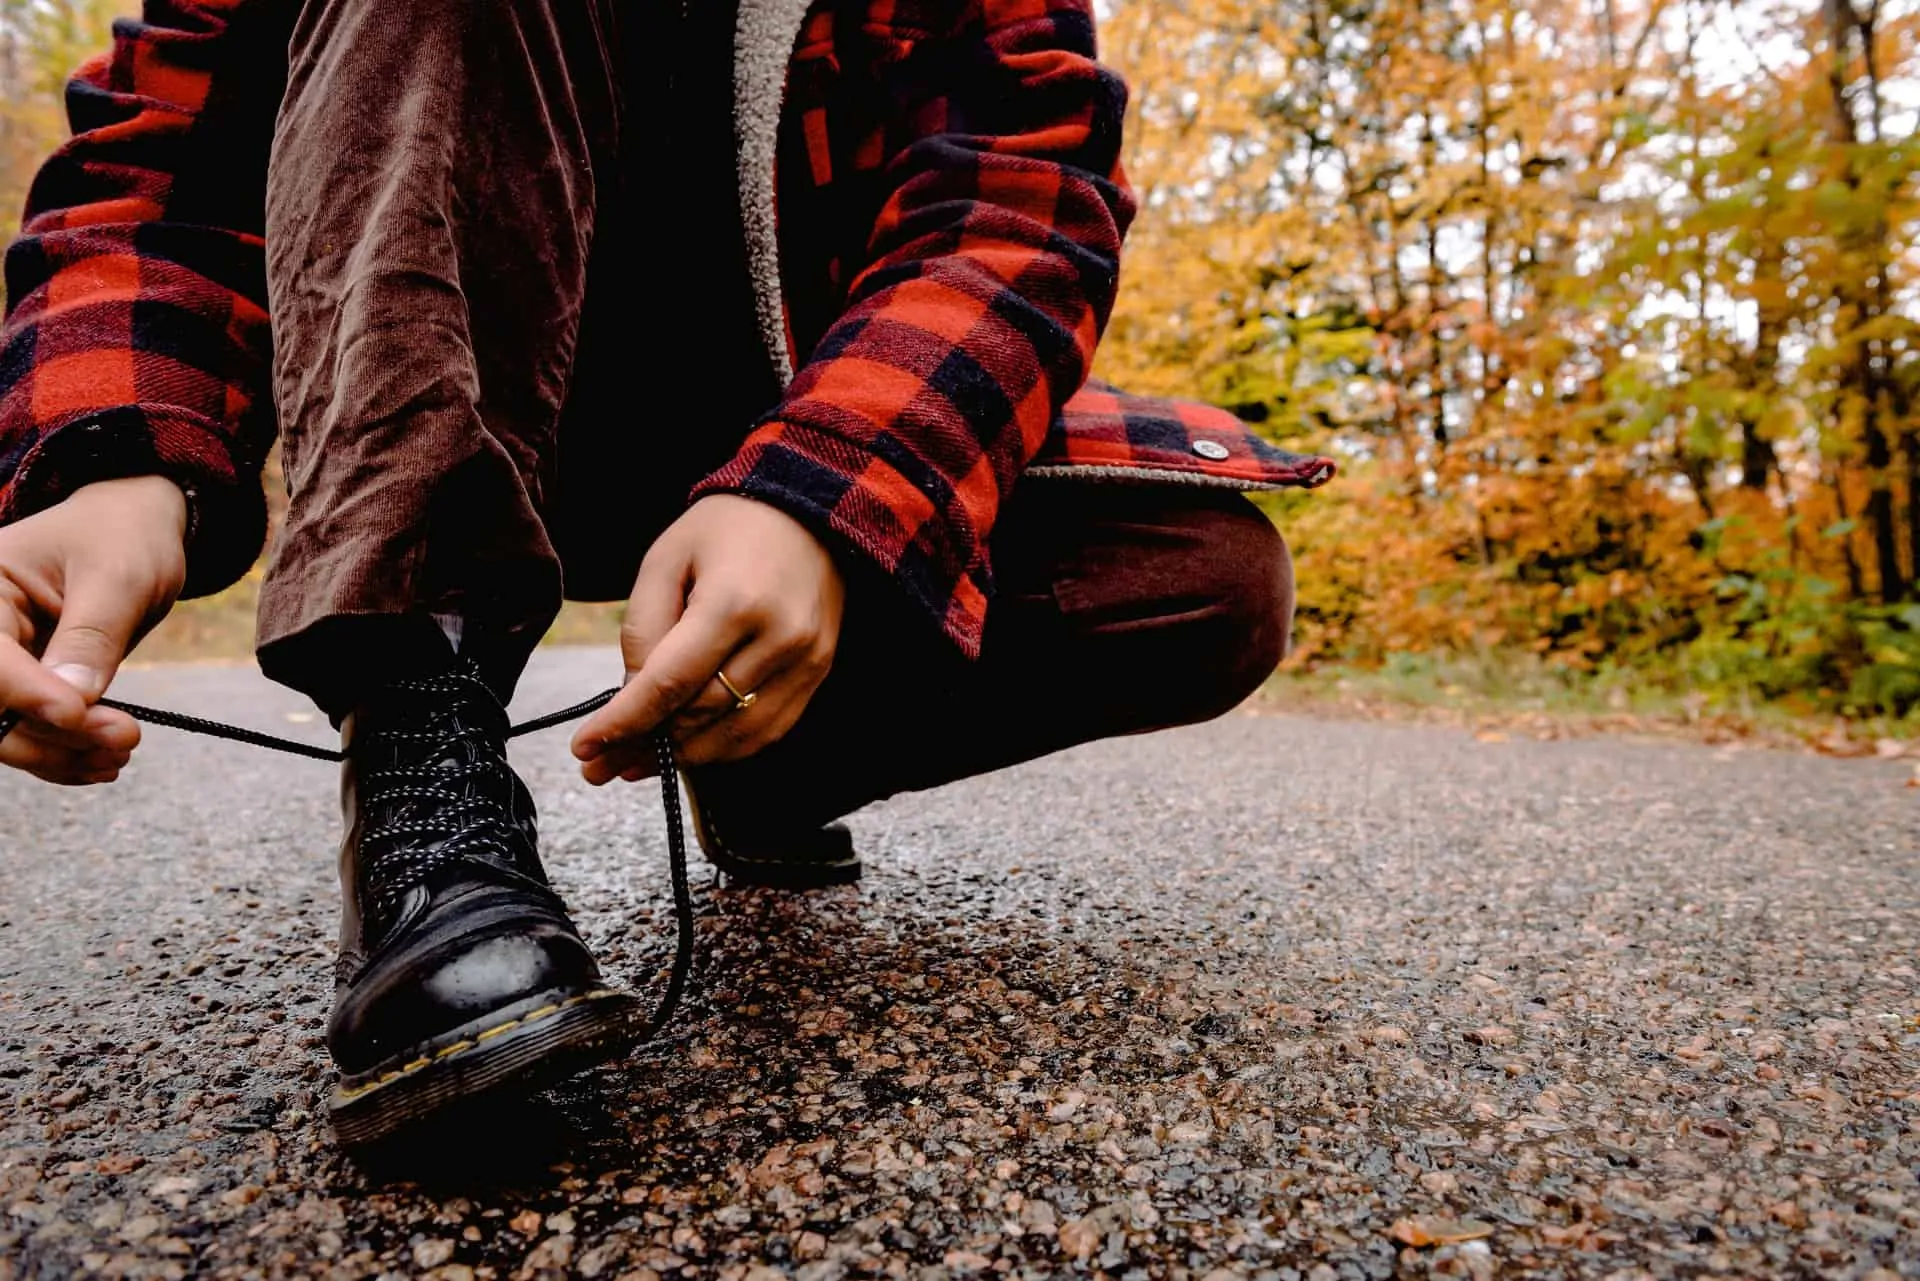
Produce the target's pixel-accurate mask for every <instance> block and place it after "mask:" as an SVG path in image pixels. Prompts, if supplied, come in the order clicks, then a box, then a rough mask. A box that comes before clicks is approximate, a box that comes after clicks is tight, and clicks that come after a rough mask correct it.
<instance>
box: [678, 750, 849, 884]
mask: <svg viewBox="0 0 1920 1281" xmlns="http://www.w3.org/2000/svg"><path fill="white" fill-rule="evenodd" d="M681 781H682V782H683V783H684V784H685V786H686V789H687V800H688V801H689V802H691V804H689V805H688V806H687V809H688V817H689V818H691V819H692V820H693V836H694V839H695V840H696V841H698V842H699V844H700V852H701V853H702V854H703V855H705V856H706V859H707V862H708V863H710V864H712V865H713V867H714V868H715V869H716V870H717V871H719V872H720V874H721V875H723V876H725V877H726V878H727V884H729V885H733V886H749V887H760V888H763V889H770V890H819V889H825V888H826V887H827V886H829V885H852V884H854V883H856V882H857V881H859V879H860V874H861V872H862V871H863V870H864V867H863V865H862V864H861V862H860V855H859V854H858V853H854V854H850V855H848V856H847V857H846V858H841V859H827V860H820V859H813V860H808V859H798V858H794V859H788V858H742V857H741V856H740V855H738V854H735V853H734V852H733V851H732V850H730V849H728V848H727V846H726V843H725V842H724V841H722V840H720V839H719V836H718V834H717V833H715V832H713V831H712V830H710V828H709V826H708V820H707V812H706V811H705V810H704V809H702V808H701V807H700V801H699V798H698V797H696V796H694V794H693V784H692V782H691V781H689V780H688V779H687V777H686V775H684V774H682V775H681Z"/></svg>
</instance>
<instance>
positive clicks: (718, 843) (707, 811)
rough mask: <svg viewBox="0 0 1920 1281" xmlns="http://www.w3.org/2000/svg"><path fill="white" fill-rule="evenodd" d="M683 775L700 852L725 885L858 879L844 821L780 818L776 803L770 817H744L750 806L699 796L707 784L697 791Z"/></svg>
mask: <svg viewBox="0 0 1920 1281" xmlns="http://www.w3.org/2000/svg"><path fill="white" fill-rule="evenodd" d="M682 777H683V781H684V782H685V783H686V786H687V800H688V801H689V802H691V809H692V812H693V834H694V836H695V838H696V839H698V840H699V842H700V852H701V853H702V854H705V855H706V856H707V862H709V863H711V864H713V866H714V867H715V868H717V869H719V871H720V873H721V874H722V875H724V876H725V877H726V878H727V883H728V884H730V885H762V886H767V887H769V888H772V889H782V890H812V889H822V888H825V887H826V886H829V885H851V884H853V883H854V882H855V881H858V880H859V879H860V872H861V865H860V855H859V852H858V851H856V850H855V849H854V848H853V833H852V832H851V831H849V830H848V829H847V825H846V824H845V823H837V822H836V823H827V824H824V825H821V826H811V825H802V824H801V823H798V822H783V821H782V818H781V809H780V807H779V806H777V805H776V806H773V807H771V808H772V811H773V813H772V817H771V818H766V817H763V818H759V819H753V818H749V817H748V814H749V813H750V807H749V806H746V805H742V804H735V803H728V804H721V805H710V804H709V803H708V802H707V801H705V800H703V799H702V797H703V796H704V795H705V794H706V792H707V791H708V790H709V789H708V788H706V787H705V786H702V787H701V790H699V791H696V790H695V786H696V783H695V780H694V779H693V778H692V777H691V776H687V775H683V776H682ZM713 790H717V789H713Z"/></svg>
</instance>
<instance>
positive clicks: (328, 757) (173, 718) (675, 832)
mask: <svg viewBox="0 0 1920 1281" xmlns="http://www.w3.org/2000/svg"><path fill="white" fill-rule="evenodd" d="M619 692H620V691H619V689H618V688H617V687H616V688H614V689H609V690H603V691H601V692H600V693H598V694H595V695H594V696H593V697H592V698H589V699H587V700H586V701H585V702H582V703H575V704H574V705H573V706H571V707H563V708H561V709H560V710H559V711H557V712H548V713H547V714H546V715H544V716H536V717H534V718H533V719H532V720H530V721H523V722H521V723H520V724H518V725H515V726H513V727H511V728H510V729H508V730H507V733H506V737H508V738H519V737H520V736H521V735H522V734H532V733H535V732H537V731H539V730H543V729H551V728H553V727H554V726H555V725H564V724H565V723H566V722H568V721H571V720H578V719H579V718H580V717H582V716H585V715H586V714H587V713H589V712H593V711H597V710H599V709H600V708H602V707H605V706H606V705H607V703H609V702H610V701H612V699H613V696H614V695H615V694H617V693H619ZM100 705H101V706H102V707H112V708H115V709H117V710H119V711H122V712H125V713H126V714H127V715H129V716H131V717H133V718H134V719H135V720H137V721H144V722H146V723H147V724H149V725H158V726H161V727H162V728H165V729H177V730H184V731H185V732H187V733H189V734H202V735H205V736H206V737H208V738H224V739H227V740H229V741H231V742H235V743H246V744H248V745H249V746H252V747H263V748H266V749H267V750H269V751H274V752H285V753H286V754H287V755H289V756H305V757H308V758H310V759H312V760H317V761H342V760H345V759H346V753H344V752H341V751H338V750H336V749H333V748H327V747H316V746H314V745H313V744H311V743H299V742H295V741H294V740H293V739H290V738H276V737H275V736H274V735H272V734H262V733H260V732H259V731H257V730H250V729H243V728H242V727H240V726H238V725H225V724H222V723H221V722H219V721H210V720H205V719H203V718H201V717H198V716H186V715H182V714H181V713H179V712H169V711H165V710H163V709H161V708H157V707H142V706H140V705H139V704H137V703H123V702H120V701H119V700H117V699H112V698H103V699H101V700H100ZM20 720H21V715H20V713H18V712H0V740H4V739H5V738H6V737H7V735H8V734H9V733H11V732H12V731H13V727H14V726H16V725H18V724H19V723H20ZM653 750H654V757H655V760H656V762H657V764H658V766H659V770H660V806H661V808H662V809H663V810H664V811H665V813H666V818H667V866H668V872H669V875H670V876H671V878H672V881H673V916H674V925H675V940H674V949H673V967H672V969H670V970H669V971H668V972H667V990H666V991H665V992H664V993H662V994H661V997H660V1004H659V1005H658V1006H657V1007H656V1008H655V1010H654V1014H653V1018H652V1019H650V1020H649V1021H648V1023H647V1026H646V1028H645V1029H644V1030H643V1031H642V1032H641V1033H640V1039H641V1040H643V1041H644V1040H651V1039H652V1038H653V1037H655V1036H657V1035H658V1034H659V1032H660V1029H661V1028H663V1027H665V1026H666V1025H667V1021H668V1020H669V1019H671V1018H672V1017H673V1012H674V1010H675V1009H676V1008H677V1007H678V1006H679V1004H680V997H681V996H682V994H683V993H684V992H685V991H686V986H687V976H688V974H689V972H690V971H691V970H692V969H693V892H692V890H691V889H690V888H689V887H688V884H687V837H686V827H685V824H684V822H683V821H682V819H681V814H680V785H679V762H678V761H677V760H676V759H675V758H674V753H673V743H672V742H671V741H670V740H669V739H668V738H667V736H666V735H665V734H664V733H658V732H656V733H655V734H654V735H653Z"/></svg>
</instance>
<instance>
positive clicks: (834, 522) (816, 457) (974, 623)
mask: <svg viewBox="0 0 1920 1281" xmlns="http://www.w3.org/2000/svg"><path fill="white" fill-rule="evenodd" d="M709 494H740V495H742V496H744V497H747V498H753V499H757V500H759V501H760V502H763V503H767V504H769V505H770V506H774V507H778V508H779V509H780V510H782V511H784V512H786V513H787V514H788V515H789V516H792V517H793V518H794V519H795V520H798V521H799V522H800V523H801V524H803V525H805V526H806V527H807V528H808V529H809V530H811V531H812V532H813V533H814V535H815V536H816V537H818V538H819V539H820V540H821V541H822V542H823V543H825V544H826V545H827V546H828V548H829V549H831V550H834V551H836V552H839V551H843V550H844V551H849V552H852V553H853V554H855V555H857V556H858V557H859V558H860V559H862V560H864V561H866V562H868V563H870V564H871V565H872V566H874V567H875V568H877V569H878V570H879V571H880V572H881V573H882V574H884V575H885V576H886V577H887V578H888V579H889V580H890V581H891V582H892V584H893V585H894V587H895V588H896V589H897V590H898V591H899V592H900V594H901V596H902V597H903V599H904V600H905V601H906V602H907V604H908V605H909V606H910V607H911V608H912V610H913V611H914V612H915V613H917V614H920V615H921V616H923V617H925V618H927V619H928V621H929V622H930V623H932V624H933V625H934V626H936V627H937V628H938V629H939V630H940V632H941V633H942V634H943V635H945V636H946V638H947V639H948V640H949V641H951V642H952V643H953V645H954V646H955V647H956V648H957V649H959V651H960V652H961V653H962V654H963V655H965V656H966V657H967V658H978V657H979V655H980V638H981V633H982V631H983V630H984V628H985V625H986V609H987V598H988V596H989V595H990V593H991V591H992V582H991V576H990V573H989V570H988V566H987V561H986V554H985V548H984V546H982V545H981V542H980V540H977V539H974V538H972V537H971V536H970V535H969V534H967V533H966V532H964V531H962V530H957V529H956V528H955V523H954V521H953V520H952V519H951V517H950V516H949V515H948V514H947V513H943V512H942V511H941V510H940V509H939V508H938V506H936V504H935V503H934V502H933V500H932V499H931V498H930V497H929V496H928V495H927V494H926V493H925V492H924V491H923V490H921V489H920V488H919V487H917V486H915V485H914V484H913V483H912V481H910V480H909V479H908V478H907V476H906V475H904V474H903V473H902V472H901V471H900V470H899V469H898V468H896V467H894V466H893V465H892V464H891V463H889V462H888V461H887V460H886V459H885V458H883V457H881V456H880V455H879V454H878V453H876V452H874V451H872V450H870V449H867V448H865V447H864V446H862V445H859V444H856V443H854V442H851V441H848V440H845V439H843V438H841V437H839V436H837V435H833V434H831V433H827V432H823V431H819V430H817V429H812V428H804V427H800V426H797V425H795V424H792V423H786V422H781V421H777V420H776V421H773V422H769V423H764V424H762V425H761V426H760V427H759V428H758V429H756V430H755V431H754V433H753V434H752V435H751V436H749V437H747V440H746V443H745V444H744V445H742V446H741V447H740V451H739V452H738V453H736V454H735V455H734V456H733V459H732V461H730V462H728V463H727V465H726V466H724V467H722V468H721V469H720V470H718V471H716V472H714V473H713V474H712V475H710V476H708V477H707V478H706V479H705V480H703V481H701V482H700V483H699V484H697V485H695V486H694V487H693V492H692V493H691V495H689V499H688V501H690V502H693V501H698V500H699V499H702V498H705V497H707V496H708V495H709ZM910 522H911V523H910Z"/></svg>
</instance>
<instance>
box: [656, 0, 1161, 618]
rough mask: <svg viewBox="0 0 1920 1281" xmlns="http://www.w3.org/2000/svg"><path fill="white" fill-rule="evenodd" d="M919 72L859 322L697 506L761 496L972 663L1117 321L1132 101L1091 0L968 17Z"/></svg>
mask: <svg viewBox="0 0 1920 1281" xmlns="http://www.w3.org/2000/svg"><path fill="white" fill-rule="evenodd" d="M920 56H922V55H916V58H918V57H920ZM910 70H911V71H912V72H913V73H914V74H913V76H912V83H913V85H914V89H913V94H914V96H913V97H912V98H911V99H909V100H908V101H906V102H904V103H902V104H901V108H900V110H901V117H900V122H899V123H900V125H901V126H902V127H901V128H899V129H898V130H897V133H898V135H899V137H898V144H897V146H895V147H894V150H893V154H892V156H891V159H890V161H889V164H888V167H887V170H886V172H887V175H888V187H889V192H888V195H887V198H886V199H885V201H884V203H883V204H882V206H881V209H880V213H879V217H878V219H877V223H876V225H875V227H874V229H873V234H872V238H871V241H870V243H869V256H868V262H867V265H866V266H865V268H864V270H863V271H862V272H861V273H860V275H859V276H857V277H856V278H855V279H854V281H853V282H852V285H851V290H850V295H849V304H848V307H847V309H846V311H845V312H844V313H843V314H842V315H841V317H840V318H839V320H838V321H837V322H836V323H835V324H834V325H833V326H832V327H831V328H830V329H829V330H828V332H827V333H826V335H825V337H824V338H823V339H822V340H821V342H820V343H819V345H818V347H817V348H816V349H815V350H814V351H813V353H812V354H811V355H810V356H809V358H808V359H807V361H806V362H805V364H804V365H803V367H802V368H801V369H800V370H799V371H798V372H797V374H796V376H795V378H794V381H793V383H792V385H791V386H790V387H789V388H788V391H787V395H786V397H785V398H784V400H783V401H782V403H781V404H780V406H779V407H778V408H777V409H776V410H775V411H774V413H773V414H772V415H770V416H769V418H768V419H767V420H766V421H764V422H763V423H761V424H760V425H759V426H758V427H757V428H756V429H755V431H754V432H753V433H752V435H751V436H750V437H749V438H748V440H747V442H746V444H745V445H744V447H743V448H742V449H741V450H740V452H739V453H738V454H737V455H736V456H735V457H734V458H733V460H732V461H731V462H730V463H729V464H728V465H727V466H726V467H724V468H722V469H721V470H720V471H719V472H717V473H715V474H714V475H713V476H711V477H709V478H707V479H706V480H705V481H703V482H702V483H701V485H700V486H698V487H697V488H696V489H695V491H694V493H695V496H696V497H698V496H702V495H704V494H708V493H717V492H733V493H741V494H745V495H748V496H750V497H754V498H758V499H761V500H764V501H767V502H770V503H773V504H775V505H777V506H780V507H782V508H783V509H785V510H787V511H788V512H790V513H791V514H794V515H796V516H798V517H799V518H800V519H802V520H803V521H805V522H807V523H808V524H809V525H810V526H811V527H813V528H814V529H816V530H820V531H823V532H825V533H827V534H829V535H830V536H832V537H834V538H835V539H836V540H838V541H841V542H842V543H843V544H845V545H850V546H851V547H853V548H854V549H856V550H857V551H858V552H859V553H861V554H862V555H864V556H865V557H866V558H869V559H870V560H871V561H873V562H874V563H875V564H876V565H878V566H879V567H880V568H881V569H882V570H883V571H885V572H886V573H887V574H889V575H890V576H891V577H892V579H893V581H894V582H895V583H897V584H898V585H899V587H900V588H901V589H902V591H903V592H904V593H905V594H906V596H907V597H908V598H909V599H910V600H911V601H912V602H913V604H914V605H915V606H916V607H918V608H919V609H921V610H922V611H924V612H925V613H926V614H927V615H929V616H930V618H931V619H932V621H934V622H935V623H937V624H938V625H939V626H940V627H941V628H942V629H943V630H944V632H945V633H946V634H947V635H948V636H949V637H950V638H951V639H952V640H953V641H954V642H955V643H956V644H957V645H958V646H959V647H960V648H961V649H962V650H963V651H965V652H966V653H968V654H970V655H971V654H977V653H978V650H979V645H980V637H981V632H982V628H983V624H984V622H985V617H986V605H987V598H988V596H989V595H990V594H991V591H992V571H991V566H990V565H989V564H988V558H987V538H988V534H989V532H990V531H991V529H992V527H993V523H994V518H995V515H996V513H997V511H998V510H999V506H1000V503H1001V501H1002V499H1003V497H1004V496H1005V495H1006V493H1007V491H1008V490H1009V489H1010V488H1011V486H1012V485H1013V482H1014V480H1015V478H1016V477H1017V476H1018V475H1019V474H1020V471H1021V469H1022V467H1023V466H1024V465H1025V464H1026V462H1027V460H1028V459H1030V458H1031V457H1032V456H1033V455H1034V453H1035V451H1036V450H1038V448H1039V446H1040V443H1041V441H1042V440H1043V439H1044V438H1045V436H1046V434H1047V430H1048V427H1049V426H1050V425H1051V423H1052V422H1053V420H1054V417H1055V415H1056V414H1057V413H1058V411H1059V409H1060V407H1061V405H1062V404H1063V403H1064V402H1065V401H1066V400H1067V398H1068V397H1069V396H1070V395H1072V394H1073V392H1074V391H1075V390H1076V389H1077V388H1078V387H1079V386H1080V384H1081V383H1082V381H1083V380H1084V379H1085V377H1086V374H1087V370H1088V367H1089V365H1090V363H1091V361H1092V358H1093V349H1094V344H1095V342H1096V341H1097V339H1098V336H1099V334H1100V332H1101V330H1102V328H1103V327H1104V326H1105V324H1106V321H1107V316H1108V313H1109V311H1110V309H1111V307H1112V305H1113V299H1114V293H1115V290H1116V287H1117V283H1118V270H1119V256H1120V241H1121V237H1122V235H1123V234H1124V231H1125V228H1126V224H1127V222H1128V221H1129V219H1130V217H1131V215H1132V210H1133V203H1132V196H1131V193H1130V192H1129V191H1128V189H1127V187H1126V183H1125V180H1124V177H1123V176H1122V174H1121V171H1120V163H1119V148H1120V125H1121V119H1122V116H1123V115H1124V113H1125V109H1126V89H1125V86H1124V85H1123V84H1122V83H1121V81H1120V80H1119V78H1118V77H1117V76H1115V75H1114V74H1113V73H1112V72H1110V71H1108V70H1107V69H1105V68H1103V67H1102V66H1100V65H1099V64H1098V63H1097V62H1096V61H1095V49H1094V20H1093V12H1092V7H1091V3H1090V0H969V2H968V4H967V6H966V9H965V12H964V16H963V17H962V19H961V22H960V24H959V29H958V30H957V31H956V32H955V33H952V34H951V35H949V36H947V37H944V38H943V39H942V40H940V41H939V42H938V52H937V54H934V55H930V56H928V58H927V61H926V62H925V63H922V64H921V65H919V66H916V67H913V68H910ZM895 132H896V131H895V130H889V133H890V134H891V133H895Z"/></svg>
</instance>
